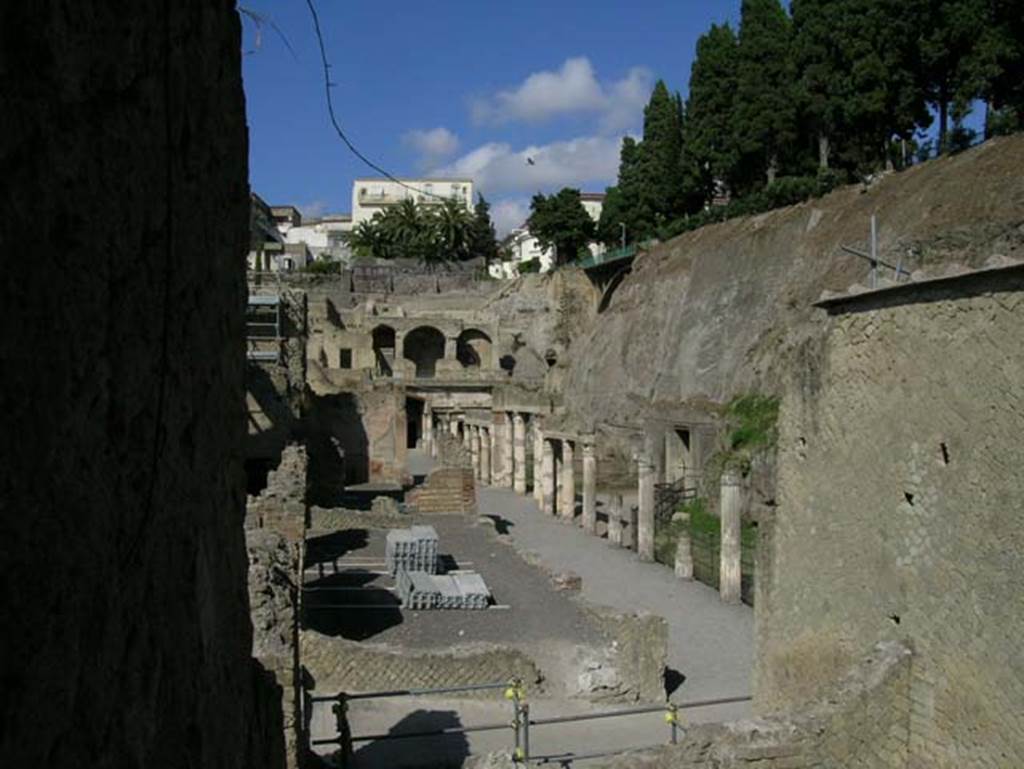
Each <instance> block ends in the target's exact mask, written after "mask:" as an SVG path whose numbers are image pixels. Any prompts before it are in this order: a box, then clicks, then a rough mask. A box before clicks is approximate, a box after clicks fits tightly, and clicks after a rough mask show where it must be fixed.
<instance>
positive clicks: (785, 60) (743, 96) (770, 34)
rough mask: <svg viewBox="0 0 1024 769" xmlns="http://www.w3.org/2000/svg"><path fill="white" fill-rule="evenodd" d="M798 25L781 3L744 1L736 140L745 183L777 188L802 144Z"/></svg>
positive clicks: (739, 58) (735, 123)
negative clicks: (762, 181)
mask: <svg viewBox="0 0 1024 769" xmlns="http://www.w3.org/2000/svg"><path fill="white" fill-rule="evenodd" d="M791 38H792V25H791V23H790V19H789V16H787V15H786V11H785V10H784V9H783V7H782V5H781V4H780V3H779V0H743V4H742V6H741V7H740V32H739V53H738V61H739V66H738V73H737V87H736V109H735V111H734V113H733V132H732V133H733V136H734V139H735V141H736V143H737V147H738V149H739V151H740V154H741V158H740V160H741V163H742V165H743V168H742V171H741V173H742V175H743V177H744V182H745V184H747V185H749V186H753V185H754V184H755V179H756V178H757V177H758V176H763V177H764V178H766V179H767V181H768V183H769V184H771V183H772V182H773V181H775V177H776V175H777V174H778V173H779V172H780V171H781V170H782V164H783V161H784V160H785V156H786V153H787V150H788V149H790V148H792V147H793V145H794V143H795V142H796V139H797V135H798V131H797V98H798V95H799V94H798V90H797V88H796V85H795V80H796V68H795V66H794V64H793V56H792V44H791V43H792V40H791Z"/></svg>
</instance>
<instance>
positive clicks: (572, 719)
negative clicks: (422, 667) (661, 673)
mask: <svg viewBox="0 0 1024 769" xmlns="http://www.w3.org/2000/svg"><path fill="white" fill-rule="evenodd" d="M498 689H503V690H504V696H505V699H507V700H509V701H510V702H511V704H512V720H511V721H510V722H494V723H484V724H473V725H470V726H447V727H439V728H436V729H421V730H418V731H409V732H399V733H397V734H394V733H385V734H362V735H355V736H354V735H352V733H351V730H350V728H349V724H348V706H349V703H350V702H354V701H357V700H368V699H384V698H391V697H410V696H422V695H427V694H454V693H461V692H480V691H493V690H498ZM750 699H751V697H750V696H749V695H743V696H737V697H719V698H716V699H707V700H695V701H692V702H685V703H674V702H667V703H665V704H663V705H647V706H643V707H636V708H624V709H619V710H605V711H599V712H597V713H580V714H577V715H571V716H552V717H548V718H533V717H531V715H530V704H529V703H528V702H527V701H526V689H525V687H524V686H523V683H522V681H521V680H520V679H518V678H513V679H511V680H510V681H507V682H504V683H488V684H467V685H463V686H445V687H436V688H430V689H395V690H391V691H379V692H365V693H358V694H348V693H345V692H340V693H338V694H334V695H320V696H313V695H309V694H306V703H307V704H306V712H307V713H309V714H311V713H312V705H313V703H317V702H333V703H334V706H333V708H332V710H333V712H334V715H335V718H336V722H337V734H336V736H334V737H328V738H322V739H311V740H310V746H311V747H315V746H317V745H338V747H339V753H338V754H337V757H338V759H339V761H340V764H339V766H340V767H341V769H348V767H350V766H351V765H352V758H353V751H352V746H353V745H354V744H356V743H360V742H377V741H389V740H406V739H414V738H429V737H450V736H452V735H460V734H470V733H473V732H486V731H498V730H502V729H510V730H511V731H512V758H513V760H514V761H515V762H516V763H518V764H523V765H524V766H527V765H530V764H534V765H538V766H541V765H546V764H559V765H561V766H563V767H569V766H571V765H572V763H573V762H575V761H584V760H589V759H593V758H603V757H607V756H613V755H618V754H620V753H626V752H631V751H637V750H650V749H654V748H658V747H661V746H662V745H664V744H670V745H675V744H677V743H678V742H679V737H680V731H681V730H682V728H683V727H682V722H681V718H680V715H679V711H681V710H687V709H693V708H701V707H709V706H712V705H727V704H732V703H737V702H749V701H750ZM653 713H661V714H663V717H664V722H665V724H666V726H667V728H668V739H667V742H666V743H657V744H648V745H633V746H627V747H618V748H615V749H612V750H603V751H592V752H586V753H575V752H565V753H554V754H549V755H534V754H533V753H531V751H530V730H531V728H536V727H546V726H553V725H557V724H568V723H577V722H581V721H596V720H599V719H604V718H622V717H626V716H636V715H645V714H653Z"/></svg>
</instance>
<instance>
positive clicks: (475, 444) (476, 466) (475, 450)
mask: <svg viewBox="0 0 1024 769" xmlns="http://www.w3.org/2000/svg"><path fill="white" fill-rule="evenodd" d="M466 434H467V435H468V436H469V453H470V456H471V457H472V458H473V477H474V478H475V479H476V480H480V428H479V427H477V426H475V425H468V424H467V425H466Z"/></svg>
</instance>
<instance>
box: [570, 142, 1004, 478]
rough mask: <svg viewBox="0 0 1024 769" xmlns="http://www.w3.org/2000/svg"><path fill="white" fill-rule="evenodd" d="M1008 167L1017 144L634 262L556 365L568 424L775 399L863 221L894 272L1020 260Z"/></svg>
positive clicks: (687, 239)
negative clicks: (764, 396)
mask: <svg viewBox="0 0 1024 769" xmlns="http://www.w3.org/2000/svg"><path fill="white" fill-rule="evenodd" d="M1022 166H1024V137H1020V136H1016V137H1008V138H1006V139H1001V140H998V141H997V142H994V143H993V142H989V143H986V145H985V146H983V147H980V148H977V149H975V150H972V151H971V152H967V153H963V154H961V155H958V156H956V157H955V158H953V157H950V158H946V159H943V161H942V162H940V163H928V164H925V165H922V166H920V167H916V168H914V169H913V170H911V171H908V172H906V173H900V174H893V175H890V176H886V177H885V178H883V179H882V180H881V181H880V182H878V184H876V185H874V186H873V187H872V188H871V189H870V190H868V191H867V192H863V191H862V190H861V189H860V188H859V187H855V186H850V187H844V188H842V189H839V190H837V191H836V192H834V193H832V194H830V195H828V196H826V197H824V198H822V199H820V200H815V201H812V202H809V203H804V204H801V205H797V206H791V207H789V208H784V209H779V210H777V211H772V212H769V213H767V214H763V215H760V216H757V217H746V218H740V219H735V220H732V221H729V222H725V223H723V224H719V225H712V226H708V227H703V228H701V229H699V230H697V231H695V232H691V233H687V234H685V235H682V236H680V237H678V238H675V239H673V240H671V241H669V242H667V243H664V244H662V245H659V246H657V247H656V248H655V249H654V250H653V251H652V252H651V253H649V254H644V255H641V256H640V257H638V258H637V260H636V262H635V263H634V265H633V268H632V272H631V273H630V274H629V275H627V276H626V277H625V278H624V280H623V281H622V283H621V285H620V286H619V288H618V289H617V290H616V291H615V293H614V295H613V297H612V299H611V302H610V304H609V306H608V308H607V309H606V310H605V311H604V312H602V313H601V314H600V315H597V316H596V321H595V322H593V323H589V324H587V325H586V326H585V327H582V328H581V331H582V333H578V334H576V335H575V336H574V337H573V342H572V346H571V348H570V350H569V351H568V353H567V354H566V355H565V356H563V357H564V358H565V359H566V360H567V363H568V369H567V372H566V378H565V383H564V388H563V392H565V393H571V397H568V398H567V399H566V406H567V408H568V410H569V412H570V418H571V421H572V422H573V423H575V424H576V425H577V426H579V427H582V426H583V425H584V424H585V423H586V421H587V420H589V419H592V418H593V415H594V414H601V415H602V418H603V419H605V420H607V421H609V422H616V423H622V422H636V421H638V420H639V419H640V418H642V417H643V416H645V415H648V414H649V415H651V416H654V417H663V416H666V415H668V414H670V413H672V412H673V411H678V410H679V409H680V408H681V406H682V405H683V404H687V403H689V404H694V405H697V406H699V405H700V404H701V403H702V402H703V403H706V402H707V400H708V399H710V400H711V401H714V402H719V403H721V402H724V401H727V400H728V399H729V398H730V397H732V396H733V395H735V394H737V393H741V392H745V391H749V390H757V391H762V392H772V391H777V390H778V389H779V388H780V387H781V385H782V383H783V382H784V381H785V379H786V377H787V372H788V371H789V370H790V369H792V368H793V367H794V366H797V367H798V366H800V365H801V355H802V354H803V351H804V350H805V347H806V345H807V344H808V342H809V340H814V339H817V338H818V337H819V336H820V334H821V331H822V317H821V314H820V312H819V311H816V310H815V309H814V308H813V303H814V302H815V301H816V300H817V299H818V297H819V295H820V294H821V292H822V290H833V291H845V290H846V287H847V286H849V285H850V284H851V283H854V282H863V281H866V275H867V266H866V265H865V264H864V262H862V261H861V260H859V259H857V258H855V257H851V256H849V255H846V254H844V253H843V252H842V251H841V249H840V245H841V244H858V243H863V242H864V241H865V239H866V238H867V235H868V225H869V220H870V216H871V214H873V213H879V212H880V215H881V216H880V250H881V254H882V256H883V257H885V258H891V260H892V261H893V263H895V262H897V261H900V260H901V259H902V260H903V264H904V266H905V267H907V268H908V269H916V268H917V266H918V265H925V266H928V268H929V271H933V270H934V266H935V265H938V264H942V263H945V262H961V263H965V264H967V265H969V266H971V267H980V266H981V265H982V264H983V263H984V262H985V260H986V259H988V258H989V257H990V256H992V255H994V254H1003V255H1011V256H1014V255H1016V256H1020V255H1022V254H1024V232H1022V231H1021V230H1020V229H1019V226H1020V221H1021V215H1022V206H1021V187H1022V185H1024V181H1022V176H1021V174H1019V173H1018V172H1017V169H1019V168H1021V167H1022ZM965 189H970V190H972V194H970V195H965V194H964V190H965ZM602 465H603V458H602Z"/></svg>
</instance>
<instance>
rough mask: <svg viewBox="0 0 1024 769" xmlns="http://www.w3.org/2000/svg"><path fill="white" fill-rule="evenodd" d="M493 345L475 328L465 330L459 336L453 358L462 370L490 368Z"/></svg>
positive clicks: (486, 336) (489, 339)
mask: <svg viewBox="0 0 1024 769" xmlns="http://www.w3.org/2000/svg"><path fill="white" fill-rule="evenodd" d="M493 347H494V345H493V344H492V342H491V338H490V337H489V336H488V335H487V334H485V333H484V332H483V331H481V330H480V329H477V328H467V329H466V330H465V331H463V332H462V333H461V334H459V338H458V342H457V344H456V348H455V356H456V358H458V361H459V363H461V364H462V367H463V368H483V369H489V368H491V356H492V354H493Z"/></svg>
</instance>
